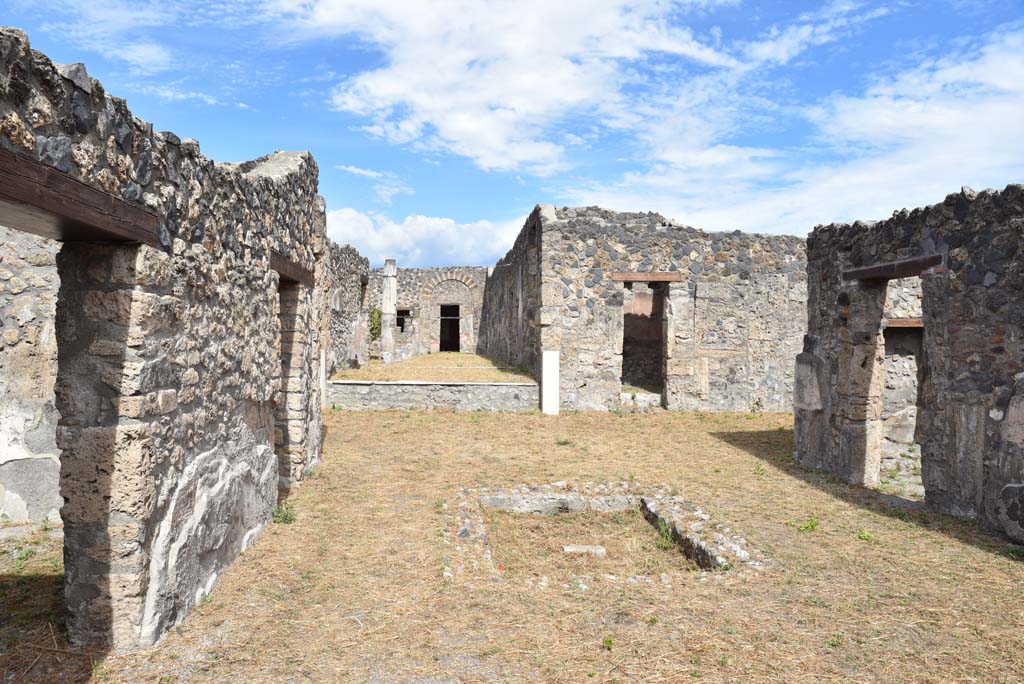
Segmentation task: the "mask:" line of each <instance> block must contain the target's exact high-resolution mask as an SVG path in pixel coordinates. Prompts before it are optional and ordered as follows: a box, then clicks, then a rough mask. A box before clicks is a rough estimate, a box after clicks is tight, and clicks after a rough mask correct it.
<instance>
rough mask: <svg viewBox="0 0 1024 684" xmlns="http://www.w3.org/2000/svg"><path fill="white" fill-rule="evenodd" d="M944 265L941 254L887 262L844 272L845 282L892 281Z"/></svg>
mask: <svg viewBox="0 0 1024 684" xmlns="http://www.w3.org/2000/svg"><path fill="white" fill-rule="evenodd" d="M941 265H942V255H941V254H927V255H925V256H919V257H913V258H910V259H900V260H898V261H887V262H885V263H882V264H876V265H874V266H865V267H863V268H851V269H849V270H846V271H843V280H892V279H894V278H909V277H911V276H919V275H922V274H924V273H925V271H927V270H928V269H931V268H934V267H936V266H941Z"/></svg>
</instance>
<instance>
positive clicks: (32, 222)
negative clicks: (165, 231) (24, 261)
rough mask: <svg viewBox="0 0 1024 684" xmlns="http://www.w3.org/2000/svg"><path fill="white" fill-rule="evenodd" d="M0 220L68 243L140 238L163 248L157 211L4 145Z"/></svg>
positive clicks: (0, 155) (0, 163) (1, 151)
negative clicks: (121, 197)
mask: <svg viewBox="0 0 1024 684" xmlns="http://www.w3.org/2000/svg"><path fill="white" fill-rule="evenodd" d="M0 224H2V225H5V226H7V227H8V228H13V229H15V230H23V231H25V232H27V233H34V234H36V235H41V236H43V237H46V238H50V239H51V240H60V241H63V242H106V241H113V242H141V243H144V244H147V245H150V246H152V247H156V248H157V249H159V248H160V241H159V239H158V237H157V228H158V225H159V220H158V219H157V217H156V215H155V214H151V213H150V212H148V211H145V210H144V209H140V208H138V207H136V206H134V205H132V204H129V203H128V202H125V201H124V200H122V199H120V198H118V197H114V196H113V195H108V194H107V193H105V192H102V191H100V190H97V189H96V188H93V187H91V186H89V185H86V184H85V183H82V182H81V181H78V180H75V179H74V178H72V177H71V176H69V175H68V174H66V173H64V172H62V171H59V170H57V169H55V168H53V167H52V166H49V165H47V164H43V163H42V162H38V161H36V160H35V159H30V158H29V157H26V156H23V155H20V154H18V153H16V152H12V151H10V150H8V149H5V148H0Z"/></svg>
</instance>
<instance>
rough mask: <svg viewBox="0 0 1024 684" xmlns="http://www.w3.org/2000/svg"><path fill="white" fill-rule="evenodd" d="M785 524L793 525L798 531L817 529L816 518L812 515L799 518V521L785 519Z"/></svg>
mask: <svg viewBox="0 0 1024 684" xmlns="http://www.w3.org/2000/svg"><path fill="white" fill-rule="evenodd" d="M786 524H787V525H789V526H790V527H795V528H796V529H797V531H798V532H813V531H814V530H816V529H818V519H817V518H816V517H815V516H813V515H812V516H810V517H808V518H807V520H801V521H800V522H797V521H795V520H787V521H786Z"/></svg>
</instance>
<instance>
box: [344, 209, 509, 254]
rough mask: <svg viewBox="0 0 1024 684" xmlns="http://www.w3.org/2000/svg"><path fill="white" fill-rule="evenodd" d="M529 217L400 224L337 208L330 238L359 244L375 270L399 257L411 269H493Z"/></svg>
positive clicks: (411, 219) (416, 219)
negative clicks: (453, 266)
mask: <svg viewBox="0 0 1024 684" xmlns="http://www.w3.org/2000/svg"><path fill="white" fill-rule="evenodd" d="M526 213H527V212H525V211H524V212H523V216H522V217H521V218H518V219H514V220H511V221H507V222H505V223H493V222H491V221H474V222H472V223H458V222H456V221H454V220H453V219H450V218H438V217H433V216H420V215H412V216H406V217H405V219H403V220H402V222H401V223H397V222H395V221H392V220H391V219H389V218H387V217H385V216H382V215H380V214H364V213H361V212H359V211H356V210H355V209H336V210H334V211H329V212H327V234H328V236H329V237H330V238H331V239H332V240H334V241H335V242H337V243H338V244H346V243H347V244H352V245H356V247H357V248H358V249H359V252H360V253H361V254H363V256H366V257H368V258H369V259H370V263H371V264H373V265H374V266H380V265H382V264H383V263H384V260H385V259H397V261H398V264H399V266H410V267H412V266H436V265H438V264H479V265H490V264H493V263H495V262H496V261H497V260H498V259H500V258H501V257H502V256H504V255H505V252H507V251H508V249H509V248H510V247H511V246H512V243H513V242H514V241H515V237H516V235H518V234H519V229H520V228H521V227H522V224H523V222H524V221H525V219H526Z"/></svg>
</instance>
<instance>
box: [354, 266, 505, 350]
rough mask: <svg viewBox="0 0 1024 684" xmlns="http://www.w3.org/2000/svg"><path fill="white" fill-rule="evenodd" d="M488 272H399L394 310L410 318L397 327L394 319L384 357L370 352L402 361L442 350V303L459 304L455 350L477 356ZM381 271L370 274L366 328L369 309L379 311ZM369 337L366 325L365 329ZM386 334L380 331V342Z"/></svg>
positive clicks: (474, 269)
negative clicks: (386, 352)
mask: <svg viewBox="0 0 1024 684" xmlns="http://www.w3.org/2000/svg"><path fill="white" fill-rule="evenodd" d="M486 280H487V268H485V267H482V266H451V267H443V268H399V269H397V295H398V296H397V301H396V307H395V308H396V309H397V310H404V311H408V312H409V315H408V316H407V317H404V320H403V321H402V322H401V326H399V321H397V320H396V321H395V323H394V325H393V326H390V327H391V330H390V334H391V338H392V339H393V343H392V344H393V348H392V349H391V350H390V351H389V354H387V355H385V354H383V353H382V351H380V350H374V351H376V352H377V353H378V354H380V355H381V356H387V358H386V359H385V361H388V362H391V361H404V360H406V359H411V358H413V357H416V356H420V355H422V354H431V353H433V352H437V351H440V342H441V321H440V307H441V305H442V304H458V305H459V317H460V320H459V342H460V344H459V347H460V348H459V351H462V352H467V353H471V354H472V353H476V351H477V340H478V338H479V334H480V317H481V309H482V306H483V296H484V284H485V282H486ZM383 281H384V270H383V269H375V270H374V271H372V272H371V273H370V282H369V285H368V286H367V296H366V301H365V302H364V307H363V311H362V318H361V320H362V321H363V324H364V325H366V326H369V320H370V319H369V316H370V308H371V307H375V306H376V307H380V306H381V305H382V299H383V291H382V290H383ZM364 333H365V334H366V336H367V338H368V327H367V329H366V331H364ZM387 334H388V331H382V339H386V338H387Z"/></svg>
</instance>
